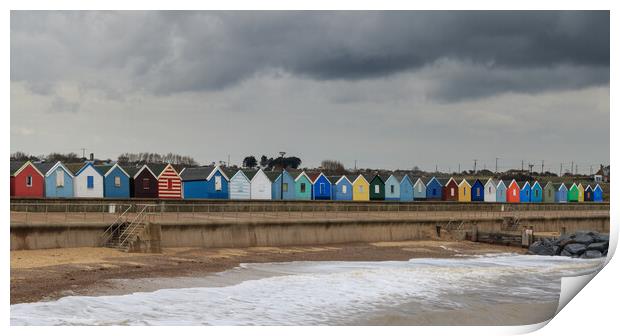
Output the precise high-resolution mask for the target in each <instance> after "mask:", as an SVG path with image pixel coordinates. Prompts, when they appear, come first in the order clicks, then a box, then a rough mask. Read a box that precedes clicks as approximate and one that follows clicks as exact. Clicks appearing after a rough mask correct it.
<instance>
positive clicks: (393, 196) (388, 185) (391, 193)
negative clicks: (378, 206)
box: [385, 174, 400, 201]
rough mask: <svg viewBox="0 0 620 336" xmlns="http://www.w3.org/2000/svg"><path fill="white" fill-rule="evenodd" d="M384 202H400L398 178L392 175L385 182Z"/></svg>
mask: <svg viewBox="0 0 620 336" xmlns="http://www.w3.org/2000/svg"><path fill="white" fill-rule="evenodd" d="M385 200H386V201H400V177H397V176H396V175H394V174H391V175H390V176H388V178H387V179H386V180H385Z"/></svg>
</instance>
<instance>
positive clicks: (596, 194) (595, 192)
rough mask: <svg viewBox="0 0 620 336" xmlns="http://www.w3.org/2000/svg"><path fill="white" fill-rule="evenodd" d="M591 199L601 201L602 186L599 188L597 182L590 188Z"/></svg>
mask: <svg viewBox="0 0 620 336" xmlns="http://www.w3.org/2000/svg"><path fill="white" fill-rule="evenodd" d="M592 201H593V202H602V201H603V188H601V186H600V185H598V184H597V185H596V186H595V187H594V189H593V190H592Z"/></svg>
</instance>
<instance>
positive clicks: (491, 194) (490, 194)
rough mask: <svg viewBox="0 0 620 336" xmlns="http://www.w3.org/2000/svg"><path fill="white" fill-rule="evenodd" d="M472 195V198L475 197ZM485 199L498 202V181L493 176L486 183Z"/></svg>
mask: <svg viewBox="0 0 620 336" xmlns="http://www.w3.org/2000/svg"><path fill="white" fill-rule="evenodd" d="M473 198H474V197H473V195H472V199H473ZM484 201H485V202H497V181H495V180H494V179H493V178H490V179H488V180H487V182H486V183H485V184H484Z"/></svg>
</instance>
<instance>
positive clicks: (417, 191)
mask: <svg viewBox="0 0 620 336" xmlns="http://www.w3.org/2000/svg"><path fill="white" fill-rule="evenodd" d="M440 187H441V186H440ZM440 190H441V188H440ZM440 198H441V196H440ZM413 199H414V200H425V199H426V183H424V180H422V178H421V177H418V178H415V182H414V183H413Z"/></svg>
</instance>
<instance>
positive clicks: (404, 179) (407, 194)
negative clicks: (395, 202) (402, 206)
mask: <svg viewBox="0 0 620 336" xmlns="http://www.w3.org/2000/svg"><path fill="white" fill-rule="evenodd" d="M413 199H414V197H413V180H412V178H411V176H409V174H404V175H402V176H401V177H400V201H401V202H412V201H413Z"/></svg>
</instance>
